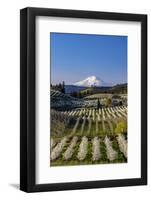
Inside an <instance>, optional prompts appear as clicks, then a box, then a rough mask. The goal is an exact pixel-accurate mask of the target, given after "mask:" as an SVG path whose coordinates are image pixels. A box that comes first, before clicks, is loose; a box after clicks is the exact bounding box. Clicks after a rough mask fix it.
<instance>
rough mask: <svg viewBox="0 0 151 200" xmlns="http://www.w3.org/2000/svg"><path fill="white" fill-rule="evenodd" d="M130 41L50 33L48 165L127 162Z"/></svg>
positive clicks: (97, 36) (119, 37)
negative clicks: (128, 51) (128, 55)
mask: <svg viewBox="0 0 151 200" xmlns="http://www.w3.org/2000/svg"><path fill="white" fill-rule="evenodd" d="M127 40H128V37H127V36H120V35H95V34H74V33H50V167H54V166H73V165H88V164H110V163H112V164H113V163H115V164H118V163H126V162H127V160H128V155H127V145H128V133H127V127H128V125H127V111H128V105H127V98H128V97H127V87H128V83H127V42H128V41H127Z"/></svg>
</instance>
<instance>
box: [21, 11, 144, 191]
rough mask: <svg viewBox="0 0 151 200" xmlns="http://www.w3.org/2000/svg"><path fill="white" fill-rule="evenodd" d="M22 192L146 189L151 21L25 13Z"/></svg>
mask: <svg viewBox="0 0 151 200" xmlns="http://www.w3.org/2000/svg"><path fill="white" fill-rule="evenodd" d="M20 84H21V85H20V189H21V190H23V191H26V192H40V191H54V190H70V189H89V188H104V187H121V186H132V185H146V184H147V16H146V15H143V14H125V13H109V12H94V11H93V12H92V11H77V10H62V9H47V8H25V9H22V10H21V12H20Z"/></svg>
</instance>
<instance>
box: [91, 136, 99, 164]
mask: <svg viewBox="0 0 151 200" xmlns="http://www.w3.org/2000/svg"><path fill="white" fill-rule="evenodd" d="M100 158H101V152H100V139H99V138H98V137H95V138H94V139H93V140H92V160H93V161H97V160H99V159H100Z"/></svg>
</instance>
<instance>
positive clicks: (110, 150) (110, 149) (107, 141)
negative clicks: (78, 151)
mask: <svg viewBox="0 0 151 200" xmlns="http://www.w3.org/2000/svg"><path fill="white" fill-rule="evenodd" d="M104 143H105V146H106V154H107V158H108V159H109V160H110V161H113V160H115V159H116V158H117V155H118V154H117V152H116V151H115V150H114V149H113V147H112V142H111V141H110V139H109V138H108V137H107V136H105V139H104Z"/></svg>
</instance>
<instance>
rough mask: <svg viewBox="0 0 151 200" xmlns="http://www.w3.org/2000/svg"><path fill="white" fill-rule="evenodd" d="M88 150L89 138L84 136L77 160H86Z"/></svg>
mask: <svg viewBox="0 0 151 200" xmlns="http://www.w3.org/2000/svg"><path fill="white" fill-rule="evenodd" d="M87 148H88V138H87V137H86V136H84V137H83V138H82V141H81V143H80V146H79V151H78V155H77V158H78V159H79V160H84V159H85V158H86V155H87V152H88V149H87Z"/></svg>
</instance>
